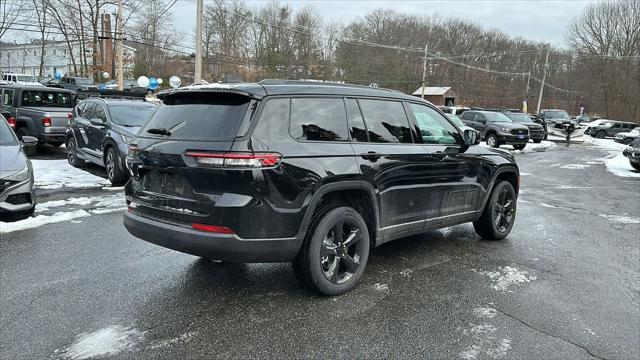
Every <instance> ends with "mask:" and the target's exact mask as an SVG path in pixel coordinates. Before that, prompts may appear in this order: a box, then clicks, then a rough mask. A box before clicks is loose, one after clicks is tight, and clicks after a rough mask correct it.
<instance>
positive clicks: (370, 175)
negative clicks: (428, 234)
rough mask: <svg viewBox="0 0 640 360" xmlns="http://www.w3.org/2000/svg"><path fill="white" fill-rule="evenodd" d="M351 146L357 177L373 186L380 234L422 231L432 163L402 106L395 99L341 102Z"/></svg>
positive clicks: (348, 100)
mask: <svg viewBox="0 0 640 360" xmlns="http://www.w3.org/2000/svg"><path fill="white" fill-rule="evenodd" d="M346 101H347V114H348V115H349V129H350V132H351V137H352V140H353V143H352V146H353V149H354V151H355V154H356V159H357V160H358V165H359V167H360V172H361V173H362V176H363V177H364V178H365V179H366V180H367V181H368V182H369V183H371V184H372V185H373V187H374V188H375V191H376V195H377V198H378V204H379V219H380V224H379V226H380V228H381V230H382V231H383V233H382V234H381V235H382V236H383V237H384V236H385V234H395V235H396V236H395V237H397V234H398V233H402V232H411V231H415V230H419V229H422V228H424V224H425V223H424V220H425V218H426V217H427V216H428V215H427V214H426V213H425V210H426V209H427V208H428V205H427V204H428V201H429V199H428V186H429V184H428V179H427V175H428V173H429V168H430V166H429V163H430V162H431V159H430V158H429V155H428V154H427V153H426V152H425V150H424V148H423V146H422V144H420V143H419V142H416V141H414V140H416V139H417V138H418V136H417V133H416V129H415V127H414V126H413V124H412V123H411V122H410V121H409V116H408V115H407V112H406V109H405V106H404V103H403V102H402V101H396V100H381V99H357V100H356V99H350V98H348V99H346Z"/></svg>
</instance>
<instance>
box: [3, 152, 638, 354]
mask: <svg viewBox="0 0 640 360" xmlns="http://www.w3.org/2000/svg"><path fill="white" fill-rule="evenodd" d="M605 155H606V154H605V152H604V151H603V150H601V149H599V148H595V147H592V146H589V145H575V146H574V145H572V146H571V147H566V146H564V145H558V146H557V147H553V148H550V149H546V151H540V152H535V151H534V152H528V153H524V154H518V155H517V161H518V164H519V166H520V171H521V174H522V176H521V184H522V189H523V190H522V192H521V195H520V198H519V205H518V206H519V207H518V214H517V220H516V223H515V227H514V229H513V231H512V233H511V234H510V236H509V237H508V238H507V239H506V240H504V241H500V242H488V241H483V240H480V239H479V237H478V236H477V235H476V234H475V232H474V231H473V228H472V226H471V225H470V224H465V225H460V226H455V227H451V228H446V229H442V230H438V231H434V232H430V233H428V234H425V235H421V236H416V237H411V238H407V239H402V240H399V241H395V242H392V243H389V244H386V245H383V246H381V247H379V248H377V249H375V250H374V252H373V255H372V257H371V258H370V260H369V264H368V268H367V271H366V273H365V276H364V278H363V280H362V281H361V282H360V284H359V285H358V286H357V288H355V289H354V290H353V291H351V292H349V293H347V294H345V295H342V296H339V297H333V298H329V297H322V296H319V295H316V294H315V293H312V292H310V291H308V290H306V289H305V288H303V287H302V285H300V284H299V283H298V282H297V281H296V279H295V277H294V275H293V272H292V271H291V268H290V265H289V264H249V265H244V264H224V263H223V264H218V263H213V262H210V261H205V260H202V259H199V258H196V257H192V256H189V255H185V254H181V253H177V252H173V251H171V250H167V249H164V248H161V247H157V246H154V245H151V244H148V243H145V242H143V241H141V240H138V239H135V238H133V237H132V236H131V235H129V234H128V233H127V232H126V230H125V229H124V227H123V226H122V216H121V214H120V212H119V211H102V212H101V211H95V210H96V207H97V206H98V204H97V202H96V201H94V202H91V201H85V202H82V201H75V202H74V204H73V206H77V209H78V211H81V210H82V211H85V212H87V213H88V214H89V215H88V216H82V217H78V218H75V219H73V220H70V221H65V222H60V223H56V224H50V225H44V226H39V227H36V228H30V229H25V230H19V231H13V232H9V233H3V234H0V235H1V239H0V256H1V261H0V276H1V279H0V280H1V281H0V287H1V293H0V303H1V305H0V307H1V310H2V311H1V316H0V318H1V321H0V358H3V359H88V358H114V359H177V358H190V359H193V358H195V359H200V358H201V359H210V358H364V357H370V358H433V359H445V358H447V359H449V358H461V359H494V358H504V359H589V358H596V359H638V358H640V178H638V177H634V178H632V177H620V176H616V175H614V174H612V173H610V172H608V171H607V170H606V169H605V166H604V165H602V163H601V162H599V159H602V158H603V156H605ZM576 164H577V165H576ZM118 194H119V192H118V191H117V190H116V191H106V190H103V189H93V190H82V191H80V190H79V191H77V192H75V193H73V196H83V197H89V198H90V197H98V198H105V199H107V198H111V197H117V195H118ZM47 196H48V198H47V199H45V200H46V201H56V200H61V201H64V199H65V198H68V197H69V196H71V195H70V194H69V193H55V192H50V193H48V195H47ZM41 201H42V200H41ZM101 206H102V207H103V208H104V207H105V206H107V205H104V204H103V205H101ZM107 207H108V206H107ZM110 209H117V208H116V207H111V208H110Z"/></svg>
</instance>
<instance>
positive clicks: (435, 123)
mask: <svg viewBox="0 0 640 360" xmlns="http://www.w3.org/2000/svg"><path fill="white" fill-rule="evenodd" d="M411 110H412V111H413V115H414V116H415V118H416V121H417V122H418V128H419V129H420V136H421V137H422V142H423V143H425V144H456V143H457V141H456V136H459V134H458V130H457V129H456V128H455V126H453V125H452V124H451V123H450V122H449V121H448V120H447V119H445V118H444V117H443V116H442V115H440V114H439V113H438V112H437V111H435V110H434V109H432V108H430V107H428V106H424V105H418V104H411Z"/></svg>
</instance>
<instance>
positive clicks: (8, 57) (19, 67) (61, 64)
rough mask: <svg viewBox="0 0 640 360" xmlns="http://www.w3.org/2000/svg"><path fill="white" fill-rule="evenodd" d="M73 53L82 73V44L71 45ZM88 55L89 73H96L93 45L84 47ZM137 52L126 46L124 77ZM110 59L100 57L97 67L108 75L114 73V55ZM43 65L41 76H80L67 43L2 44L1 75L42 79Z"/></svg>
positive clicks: (0, 51) (131, 69)
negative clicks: (29, 76) (112, 67)
mask: <svg viewBox="0 0 640 360" xmlns="http://www.w3.org/2000/svg"><path fill="white" fill-rule="evenodd" d="M71 48H72V49H73V58H74V59H75V61H76V68H77V69H78V72H80V58H81V49H82V46H80V42H79V41H78V42H74V43H72V44H71ZM84 48H85V50H84V51H85V55H86V56H84V57H82V58H83V59H85V58H86V59H87V64H86V69H88V72H90V71H91V69H93V49H92V47H91V45H90V44H87V45H86V46H85V47H84ZM135 51H136V50H135V49H134V48H132V47H130V46H127V45H125V46H124V66H125V73H127V72H131V71H133V63H134V56H135ZM105 55H108V56H99V57H98V62H99V63H98V64H97V66H98V67H99V68H100V70H101V71H107V72H109V73H111V71H109V70H110V69H111V66H112V63H113V61H114V59H113V52H112V51H109V52H105ZM41 60H42V61H43V65H42V67H43V68H42V75H43V76H46V77H53V75H54V74H55V73H56V72H58V73H60V74H62V75H70V76H73V75H78V74H75V72H74V66H73V61H72V58H71V53H70V51H69V46H68V45H67V43H66V42H65V41H47V42H46V43H45V45H44V48H43V46H42V43H40V42H36V41H34V42H31V43H25V44H0V72H3V73H20V74H27V75H35V76H38V75H40V61H41Z"/></svg>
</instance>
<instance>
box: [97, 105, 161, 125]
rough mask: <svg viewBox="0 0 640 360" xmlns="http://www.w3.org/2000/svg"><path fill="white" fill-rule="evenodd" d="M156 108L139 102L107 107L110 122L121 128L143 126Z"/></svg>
mask: <svg viewBox="0 0 640 360" xmlns="http://www.w3.org/2000/svg"><path fill="white" fill-rule="evenodd" d="M157 108H158V106H157V105H154V104H151V103H148V102H140V103H128V104H114V105H109V114H111V121H112V122H113V123H115V124H118V125H123V126H144V124H146V123H147V121H148V120H149V118H151V115H153V113H154V112H155V111H156V109H157Z"/></svg>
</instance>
